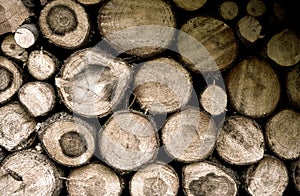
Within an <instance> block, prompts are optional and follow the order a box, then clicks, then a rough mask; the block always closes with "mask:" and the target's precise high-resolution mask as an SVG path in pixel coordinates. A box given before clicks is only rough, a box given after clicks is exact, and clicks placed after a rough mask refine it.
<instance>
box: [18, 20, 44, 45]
mask: <svg viewBox="0 0 300 196" xmlns="http://www.w3.org/2000/svg"><path fill="white" fill-rule="evenodd" d="M38 36H39V31H38V29H37V26H36V25H35V24H24V25H22V26H20V27H19V28H18V29H17V30H16V32H15V35H14V39H15V41H16V43H17V44H18V45H19V46H20V47H22V48H29V47H30V46H32V45H33V44H34V43H35V42H36V40H37V38H38Z"/></svg>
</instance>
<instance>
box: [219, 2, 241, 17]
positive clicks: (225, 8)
mask: <svg viewBox="0 0 300 196" xmlns="http://www.w3.org/2000/svg"><path fill="white" fill-rule="evenodd" d="M238 13H239V7H238V5H237V4H236V3H235V2H234V1H224V2H223V3H222V4H221V5H220V7H219V14H220V16H222V18H224V19H225V20H233V19H235V18H236V17H237V15H238Z"/></svg>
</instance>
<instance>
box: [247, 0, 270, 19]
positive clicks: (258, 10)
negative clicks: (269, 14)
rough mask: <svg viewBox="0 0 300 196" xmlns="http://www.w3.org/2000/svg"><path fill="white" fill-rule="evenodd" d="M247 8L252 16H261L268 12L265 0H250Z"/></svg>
mask: <svg viewBox="0 0 300 196" xmlns="http://www.w3.org/2000/svg"><path fill="white" fill-rule="evenodd" d="M246 10H247V13H248V14H249V15H250V16H254V17H259V16H262V15H263V14H264V13H265V12H266V5H265V3H264V2H263V0H250V1H249V2H248V4H247V7H246Z"/></svg>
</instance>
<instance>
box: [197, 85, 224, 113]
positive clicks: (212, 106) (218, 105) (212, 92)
mask: <svg viewBox="0 0 300 196" xmlns="http://www.w3.org/2000/svg"><path fill="white" fill-rule="evenodd" d="M200 103H201V105H202V107H203V108H204V110H205V111H207V112H208V113H210V114H211V115H220V114H222V113H224V112H225V111H226V106H227V94H226V91H225V90H224V89H222V88H221V87H220V86H218V85H215V84H212V85H208V86H207V87H206V89H205V90H204V91H203V92H202V94H201V97H200Z"/></svg>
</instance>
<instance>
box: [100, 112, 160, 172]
mask: <svg viewBox="0 0 300 196" xmlns="http://www.w3.org/2000/svg"><path fill="white" fill-rule="evenodd" d="M98 141H99V142H98V146H99V150H100V154H101V155H102V158H103V159H104V161H105V162H106V163H107V164H108V165H110V166H111V167H113V168H115V169H116V170H118V171H120V172H128V171H132V170H135V169H138V168H139V167H141V166H142V165H144V164H146V163H149V162H151V161H153V160H155V159H156V155H157V153H158V147H159V140H158V135H157V128H156V126H155V124H154V122H153V121H152V120H151V119H150V118H148V117H147V116H144V115H143V114H140V113H138V112H135V111H118V112H115V113H114V114H113V116H112V117H111V118H110V119H109V120H107V121H106V123H105V125H104V128H103V130H101V131H100V133H99V140H98Z"/></svg>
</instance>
